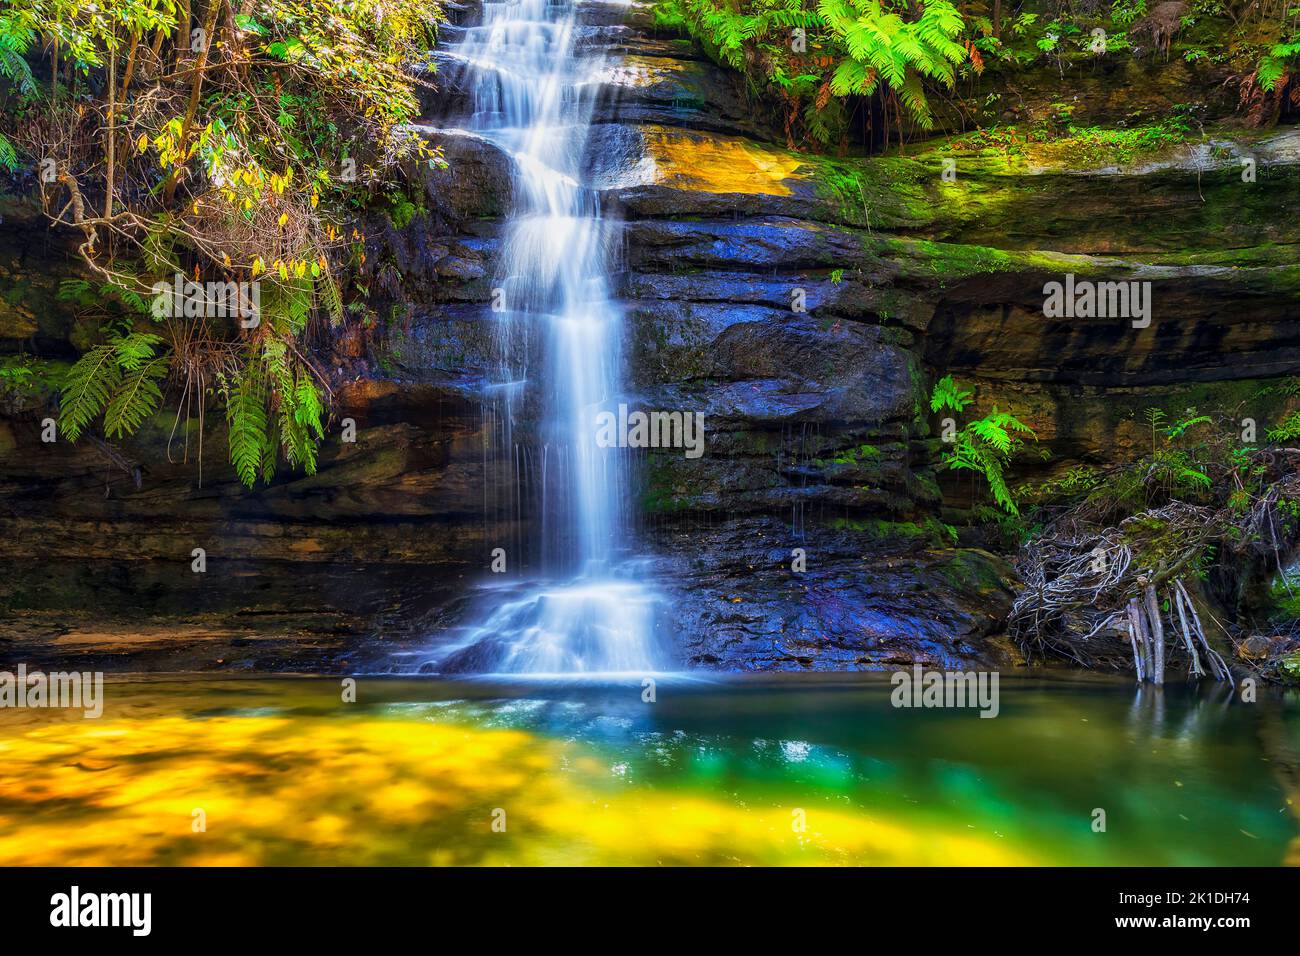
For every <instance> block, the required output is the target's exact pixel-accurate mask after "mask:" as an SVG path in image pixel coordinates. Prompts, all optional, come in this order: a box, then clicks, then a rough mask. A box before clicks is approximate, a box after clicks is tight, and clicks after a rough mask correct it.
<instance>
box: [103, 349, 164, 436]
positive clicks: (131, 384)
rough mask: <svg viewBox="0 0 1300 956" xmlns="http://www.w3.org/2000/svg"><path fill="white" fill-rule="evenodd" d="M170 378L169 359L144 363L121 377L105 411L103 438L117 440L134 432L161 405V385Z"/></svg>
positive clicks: (158, 359)
mask: <svg viewBox="0 0 1300 956" xmlns="http://www.w3.org/2000/svg"><path fill="white" fill-rule="evenodd" d="M166 376H167V359H166V358H164V357H159V358H155V359H151V360H149V361H147V362H142V363H141V364H140V365H139V366H138V367H137V368H135V369H134V370H133V371H130V372H128V373H127V374H126V375H125V376H123V378H122V382H121V385H120V386H119V388H118V390H117V393H116V394H115V395H114V396H113V398H112V400H111V401H110V402H109V403H108V408H106V409H105V410H104V435H105V436H106V437H108V438H116V437H120V436H123V435H130V434H132V433H133V432H135V431H136V430H137V429H138V428H139V427H140V426H141V425H142V424H143V423H144V421H145V419H147V418H149V416H151V415H152V414H153V413H154V412H156V411H157V410H158V406H159V405H161V404H162V397H163V396H162V389H161V388H160V387H159V384H158V383H159V382H160V381H161V380H162V379H164V378H165V377H166Z"/></svg>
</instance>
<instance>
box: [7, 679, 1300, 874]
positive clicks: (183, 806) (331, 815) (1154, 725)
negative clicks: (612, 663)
mask: <svg viewBox="0 0 1300 956" xmlns="http://www.w3.org/2000/svg"><path fill="white" fill-rule="evenodd" d="M889 692H890V687H889V685H888V683H887V682H886V681H885V680H883V679H881V678H879V677H874V678H865V677H856V676H845V675H838V676H836V677H834V678H820V677H815V676H805V675H797V676H787V677H783V678H771V677H766V678H757V677H727V678H718V679H685V678H671V677H665V678H661V679H659V681H658V683H657V686H656V688H655V700H654V701H653V702H646V701H645V700H643V695H644V691H643V686H642V683H641V681H640V679H639V678H638V679H629V680H626V681H617V680H615V681H609V682H604V683H594V682H593V683H555V682H537V683H514V684H510V685H505V684H493V683H488V682H458V683H452V682H446V681H436V680H406V679H403V680H396V679H362V680H360V681H359V683H358V686H357V688H356V697H357V699H356V702H345V701H344V700H343V699H342V698H343V696H344V691H343V688H342V687H341V684H340V682H339V681H338V680H334V679H330V680H326V679H314V678H313V679H306V678H303V679H287V678H278V679H248V680H221V681H214V680H208V679H194V680H182V679H175V678H173V679H168V680H145V679H138V680H118V681H112V682H110V683H109V684H108V685H107V687H106V698H107V700H106V706H105V710H104V714H103V716H102V717H101V718H100V719H84V718H82V717H81V716H80V714H79V713H68V712H61V711H49V710H41V711H37V710H2V711H0V832H3V833H5V834H6V838H5V840H3V841H0V863H5V864H27V863H30V864H68V863H109V864H132V863H167V864H177V863H180V864H199V865H203V864H294V863H304V864H370V863H377V864H416V865H425V864H435V865H436V864H517V865H548V864H631V865H679V864H927V865H928V864H937V865H947V864H1003V863H1029V864H1081V865H1139V864H1149V865H1200V864H1228V865H1239V864H1263V865H1276V864H1281V863H1283V862H1284V861H1286V860H1287V858H1288V856H1290V858H1291V862H1296V861H1297V860H1296V857H1297V849H1296V847H1300V841H1297V839H1296V838H1297V833H1298V832H1300V831H1298V830H1297V824H1296V814H1295V810H1296V807H1295V805H1294V803H1293V801H1295V800H1296V799H1300V794H1297V793H1296V792H1295V789H1294V787H1295V782H1296V781H1295V779H1294V778H1288V777H1287V776H1286V774H1287V768H1288V767H1290V768H1292V771H1291V772H1293V773H1294V772H1295V768H1297V767H1300V760H1297V758H1296V754H1297V753H1298V752H1300V699H1297V696H1296V695H1294V694H1292V695H1290V696H1289V697H1288V696H1284V695H1280V694H1276V695H1265V696H1264V697H1263V698H1262V699H1261V700H1260V702H1258V703H1254V704H1245V703H1242V702H1240V701H1238V700H1234V699H1232V698H1231V697H1230V696H1229V695H1228V693H1227V691H1226V690H1225V689H1224V688H1216V687H1214V686H1211V685H1202V686H1201V687H1199V688H1191V689H1189V688H1184V687H1179V686H1174V687H1169V688H1167V689H1166V690H1165V691H1164V692H1163V693H1156V692H1153V691H1151V690H1146V691H1143V692H1141V693H1139V692H1138V691H1137V690H1136V689H1134V688H1133V687H1132V686H1131V685H1129V684H1127V683H1123V682H1112V681H1103V680H1098V679H1095V678H1090V679H1082V678H1081V679H1078V680H1053V681H1038V680H1011V679H1004V680H1003V681H1002V683H1001V695H1000V697H1001V701H1000V704H1001V706H1000V713H999V715H998V716H997V717H996V718H994V719H982V718H980V717H978V716H977V712H976V711H973V710H954V709H931V710H915V709H913V710H904V709H895V708H893V707H892V706H891V705H890V701H889ZM1099 810H1100V811H1104V814H1105V829H1104V832H1099V831H1098V827H1097V824H1096V823H1095V822H1094V821H1095V820H1099V819H1100V816H1099V814H1097V812H1096V811H1099Z"/></svg>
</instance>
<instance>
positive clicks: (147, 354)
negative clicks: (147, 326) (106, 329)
mask: <svg viewBox="0 0 1300 956" xmlns="http://www.w3.org/2000/svg"><path fill="white" fill-rule="evenodd" d="M161 342H162V338H161V336H158V335H154V334H152V333H149V332H131V333H129V334H126V335H115V336H113V337H111V338H110V339H109V341H108V342H107V343H105V344H103V345H97V346H95V347H94V348H92V349H91V350H90V351H89V352H87V353H86V354H85V355H83V356H81V358H80V359H78V360H77V362H76V363H75V364H74V365H73V366H72V368H71V369H69V370H68V374H67V378H66V380H65V382H64V385H63V392H62V395H61V396H60V402H59V428H60V430H61V431H62V433H63V435H64V437H66V438H67V439H68V440H69V441H74V442H75V441H76V440H77V439H78V438H80V437H81V434H82V432H83V431H85V429H86V428H87V427H88V426H89V425H90V424H91V423H92V422H93V421H94V420H95V419H96V418H97V417H98V416H99V415H100V413H101V412H102V413H103V416H104V434H105V435H106V436H107V437H109V438H114V437H120V436H123V435H129V434H131V433H132V432H134V431H135V430H136V429H137V428H139V427H140V425H141V423H143V422H144V420H145V419H147V418H148V417H149V416H150V415H152V414H153V413H154V412H155V411H157V410H158V407H159V405H160V404H161V402H162V390H161V388H160V387H159V382H160V381H161V380H162V379H163V378H165V377H166V375H167V369H168V359H167V357H166V356H162V355H157V354H156V349H157V347H158V345H159V344H160V343H161Z"/></svg>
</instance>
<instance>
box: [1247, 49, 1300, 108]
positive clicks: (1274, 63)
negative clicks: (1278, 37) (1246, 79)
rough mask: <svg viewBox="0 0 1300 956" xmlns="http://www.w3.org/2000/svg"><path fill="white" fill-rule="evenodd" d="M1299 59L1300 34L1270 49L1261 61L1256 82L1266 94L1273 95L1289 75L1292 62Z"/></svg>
mask: <svg viewBox="0 0 1300 956" xmlns="http://www.w3.org/2000/svg"><path fill="white" fill-rule="evenodd" d="M1297 58H1300V34H1297V35H1295V36H1293V37H1292V38H1291V39H1290V40H1288V41H1286V42H1284V43H1276V44H1274V45H1273V46H1272V47H1270V48H1269V51H1268V53H1267V54H1265V55H1264V56H1263V57H1262V58H1261V59H1260V61H1259V67H1258V69H1257V72H1256V73H1255V82H1256V83H1258V84H1259V85H1260V87H1261V88H1263V89H1264V90H1265V91H1266V92H1269V93H1272V92H1273V90H1274V89H1276V88H1277V85H1278V82H1279V81H1281V79H1282V78H1283V77H1284V76H1286V75H1287V73H1288V69H1287V68H1288V66H1289V65H1290V63H1291V61H1293V60H1296V59H1297Z"/></svg>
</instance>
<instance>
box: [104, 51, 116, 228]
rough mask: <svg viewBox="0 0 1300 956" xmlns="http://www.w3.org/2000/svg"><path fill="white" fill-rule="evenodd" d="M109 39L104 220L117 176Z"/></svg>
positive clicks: (113, 63)
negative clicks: (114, 179)
mask: <svg viewBox="0 0 1300 956" xmlns="http://www.w3.org/2000/svg"><path fill="white" fill-rule="evenodd" d="M116 40H117V38H116V36H111V37H110V38H109V47H108V130H107V133H106V137H107V139H108V157H107V159H108V168H107V169H106V170H105V172H104V218H105V219H108V218H110V217H111V216H112V215H113V177H114V176H116V175H117V128H116V125H115V123H116V121H117V115H116V111H117V43H116Z"/></svg>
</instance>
